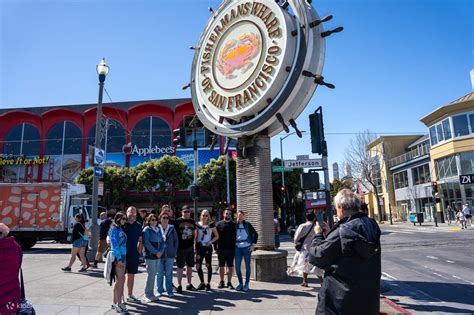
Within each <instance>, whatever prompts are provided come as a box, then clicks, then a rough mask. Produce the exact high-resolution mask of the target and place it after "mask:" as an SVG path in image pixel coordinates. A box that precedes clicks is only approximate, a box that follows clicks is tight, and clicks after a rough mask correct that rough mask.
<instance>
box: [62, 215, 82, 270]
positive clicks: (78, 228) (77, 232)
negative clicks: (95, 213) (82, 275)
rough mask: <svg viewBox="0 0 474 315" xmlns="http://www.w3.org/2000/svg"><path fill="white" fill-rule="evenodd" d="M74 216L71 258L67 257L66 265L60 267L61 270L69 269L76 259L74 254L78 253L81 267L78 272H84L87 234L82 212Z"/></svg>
mask: <svg viewBox="0 0 474 315" xmlns="http://www.w3.org/2000/svg"><path fill="white" fill-rule="evenodd" d="M74 218H75V219H76V223H75V224H74V227H73V229H72V249H71V258H70V259H69V265H67V267H64V268H61V270H62V271H71V267H72V265H73V264H74V262H75V261H76V255H79V259H80V260H81V263H82V268H81V269H80V270H79V272H85V271H86V270H87V260H86V246H87V239H88V238H89V235H88V234H86V227H85V221H84V216H83V215H82V213H78V214H76V215H75V217H74Z"/></svg>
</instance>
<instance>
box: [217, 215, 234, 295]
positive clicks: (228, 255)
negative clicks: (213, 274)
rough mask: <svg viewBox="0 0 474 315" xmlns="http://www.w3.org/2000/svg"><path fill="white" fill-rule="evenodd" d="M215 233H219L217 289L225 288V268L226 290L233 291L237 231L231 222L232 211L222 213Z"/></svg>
mask: <svg viewBox="0 0 474 315" xmlns="http://www.w3.org/2000/svg"><path fill="white" fill-rule="evenodd" d="M216 229H217V232H218V233H219V240H218V241H217V247H216V251H217V258H218V260H219V276H220V279H221V281H220V282H219V286H218V288H219V289H222V288H225V287H226V285H225V284H224V275H225V273H226V272H225V268H226V267H227V288H228V289H234V287H233V286H232V274H233V272H234V258H235V243H236V234H237V230H236V228H235V222H234V221H232V210H230V209H229V208H227V209H225V211H224V219H223V220H221V221H219V222H217V224H216Z"/></svg>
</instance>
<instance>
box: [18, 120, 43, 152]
mask: <svg viewBox="0 0 474 315" xmlns="http://www.w3.org/2000/svg"><path fill="white" fill-rule="evenodd" d="M24 126H25V128H24V129H23V148H22V154H24V155H26V156H38V155H39V154H40V134H39V131H38V129H37V128H36V127H35V126H33V125H30V124H24Z"/></svg>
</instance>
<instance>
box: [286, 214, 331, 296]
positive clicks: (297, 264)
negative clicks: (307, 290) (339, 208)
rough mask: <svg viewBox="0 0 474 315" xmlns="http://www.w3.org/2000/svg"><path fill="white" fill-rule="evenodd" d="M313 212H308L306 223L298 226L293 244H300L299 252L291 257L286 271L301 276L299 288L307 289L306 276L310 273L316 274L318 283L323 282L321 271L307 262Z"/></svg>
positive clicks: (311, 235) (313, 218)
mask: <svg viewBox="0 0 474 315" xmlns="http://www.w3.org/2000/svg"><path fill="white" fill-rule="evenodd" d="M315 218H316V217H315V215H314V212H309V213H307V214H306V223H303V224H300V225H299V226H298V229H297V230H296V232H295V238H294V240H295V244H296V243H298V242H302V243H303V246H301V249H300V250H297V251H296V253H295V256H294V257H293V263H292V264H291V267H290V268H289V269H288V272H287V273H288V275H294V274H298V275H302V276H303V283H301V286H303V287H308V275H309V274H310V273H314V274H316V276H317V277H318V279H319V281H320V282H321V283H322V281H323V277H322V276H323V271H322V270H321V269H319V268H317V267H315V266H313V265H312V264H311V263H310V262H309V247H310V246H311V241H312V239H313V236H314V220H315Z"/></svg>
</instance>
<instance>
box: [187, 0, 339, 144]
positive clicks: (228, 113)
mask: <svg viewBox="0 0 474 315" xmlns="http://www.w3.org/2000/svg"><path fill="white" fill-rule="evenodd" d="M211 11H212V16H211V18H210V20H209V22H208V24H207V26H206V28H205V30H204V32H203V33H202V35H201V37H200V39H199V42H198V45H197V46H196V49H195V55H194V60H193V65H192V73H191V82H190V87H191V94H192V98H193V105H194V108H195V110H196V113H197V115H198V118H199V120H200V121H201V122H202V123H203V124H204V126H205V127H206V128H207V129H209V130H211V131H212V132H213V133H215V134H220V135H222V136H227V137H230V138H241V137H245V136H251V135H256V134H258V133H260V132H262V131H264V130H265V132H266V134H267V135H269V136H273V135H275V134H277V133H279V132H281V131H282V130H285V131H287V132H288V131H289V129H288V125H291V126H293V127H294V128H297V127H296V123H295V119H296V118H297V117H298V116H299V115H300V114H301V112H302V111H303V110H304V109H305V107H306V106H307V104H308V102H309V101H310V99H311V97H312V96H313V94H314V92H315V90H316V88H317V86H318V85H325V86H326V87H330V88H333V87H334V86H333V85H332V84H329V83H326V82H324V78H323V77H322V75H321V73H322V69H323V63H324V54H325V37H326V36H328V35H330V34H332V33H335V32H339V31H341V30H342V27H339V28H336V29H334V30H331V31H324V30H323V26H322V25H323V24H322V23H323V22H326V21H329V20H330V19H331V18H332V16H328V17H325V18H322V19H321V18H319V16H318V14H317V13H316V10H315V9H314V8H313V6H312V5H311V1H307V0H288V1H274V0H259V1H256V0H243V1H231V0H224V1H223V2H222V3H221V5H220V6H219V7H218V8H217V9H216V10H211Z"/></svg>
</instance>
